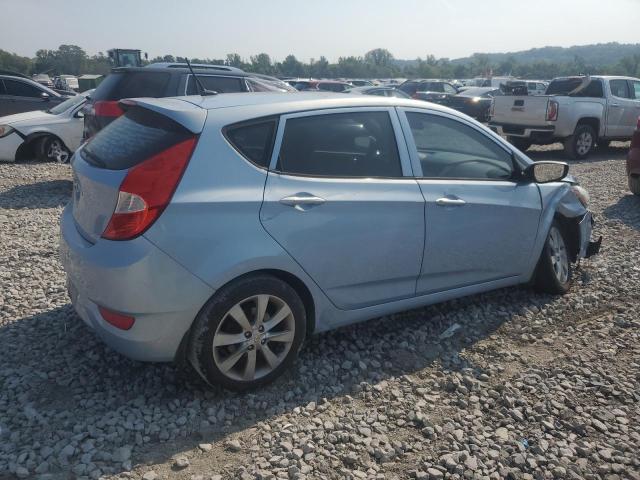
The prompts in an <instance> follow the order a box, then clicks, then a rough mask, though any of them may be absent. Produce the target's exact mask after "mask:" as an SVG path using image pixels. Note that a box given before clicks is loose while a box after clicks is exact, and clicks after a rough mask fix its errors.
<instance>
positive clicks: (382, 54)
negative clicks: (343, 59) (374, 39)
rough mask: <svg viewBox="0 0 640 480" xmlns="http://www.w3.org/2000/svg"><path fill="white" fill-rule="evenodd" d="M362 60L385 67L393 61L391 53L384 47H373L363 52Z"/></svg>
mask: <svg viewBox="0 0 640 480" xmlns="http://www.w3.org/2000/svg"><path fill="white" fill-rule="evenodd" d="M364 61H365V62H366V63H370V64H372V65H376V66H378V67H380V66H382V67H386V66H387V65H390V64H391V62H392V61H393V55H392V54H391V52H390V51H389V50H387V49H386V48H374V49H373V50H369V51H368V52H367V53H365V54H364Z"/></svg>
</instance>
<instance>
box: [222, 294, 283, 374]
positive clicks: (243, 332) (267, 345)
mask: <svg viewBox="0 0 640 480" xmlns="http://www.w3.org/2000/svg"><path fill="white" fill-rule="evenodd" d="M294 337H295V319H294V316H293V312H292V310H291V308H290V307H289V305H287V303H286V302H285V301H284V300H282V299H280V298H278V297H276V296H273V295H255V296H252V297H249V298H246V299H244V300H242V301H240V302H238V303H236V304H235V305H234V306H233V307H232V308H231V309H230V310H229V311H228V312H227V313H226V314H225V316H224V317H223V318H222V321H221V322H220V323H219V325H218V328H217V329H216V333H215V335H214V336H213V361H214V362H215V365H216V367H217V368H218V369H219V370H220V372H221V373H222V374H223V375H225V376H226V377H228V378H230V379H233V380H240V381H252V380H257V379H259V378H262V377H264V376H265V375H268V374H269V373H271V372H272V371H273V370H275V369H276V368H277V367H278V366H279V365H280V364H281V363H282V362H283V361H284V360H285V358H286V357H287V354H288V353H289V350H291V346H292V344H293V340H294Z"/></svg>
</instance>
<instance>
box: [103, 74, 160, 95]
mask: <svg viewBox="0 0 640 480" xmlns="http://www.w3.org/2000/svg"><path fill="white" fill-rule="evenodd" d="M170 78H171V75H170V74H169V73H168V72H167V73H165V72H118V73H112V74H111V75H109V76H107V78H105V79H104V81H103V82H102V83H101V84H100V85H98V88H96V90H95V92H93V94H92V95H91V98H92V99H93V100H121V99H123V98H137V97H153V98H160V97H164V96H166V94H167V84H168V83H169V79H170Z"/></svg>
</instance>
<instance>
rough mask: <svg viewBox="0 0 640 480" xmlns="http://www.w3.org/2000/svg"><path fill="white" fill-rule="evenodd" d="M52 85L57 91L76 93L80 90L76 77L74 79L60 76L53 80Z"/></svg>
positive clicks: (68, 76)
mask: <svg viewBox="0 0 640 480" xmlns="http://www.w3.org/2000/svg"><path fill="white" fill-rule="evenodd" d="M53 85H54V86H55V88H57V89H58V90H67V91H69V90H71V91H75V92H77V91H78V90H79V89H80V84H79V83H78V77H75V76H73V75H60V76H58V77H55V78H54V80H53Z"/></svg>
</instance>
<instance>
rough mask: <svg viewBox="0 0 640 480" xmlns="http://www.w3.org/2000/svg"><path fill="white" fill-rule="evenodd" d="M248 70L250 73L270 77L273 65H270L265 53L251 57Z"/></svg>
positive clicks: (269, 59)
mask: <svg viewBox="0 0 640 480" xmlns="http://www.w3.org/2000/svg"><path fill="white" fill-rule="evenodd" d="M250 69H251V71H252V72H256V73H263V74H266V75H271V74H272V73H274V69H273V64H272V63H271V57H269V55H268V54H266V53H259V54H258V55H252V56H251V66H250Z"/></svg>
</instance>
